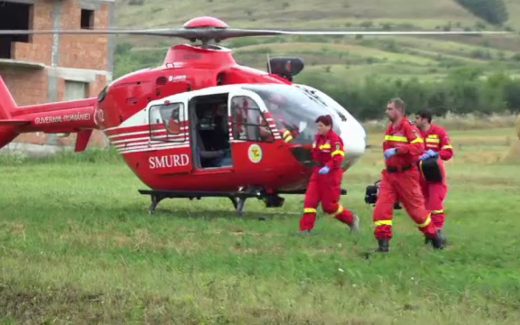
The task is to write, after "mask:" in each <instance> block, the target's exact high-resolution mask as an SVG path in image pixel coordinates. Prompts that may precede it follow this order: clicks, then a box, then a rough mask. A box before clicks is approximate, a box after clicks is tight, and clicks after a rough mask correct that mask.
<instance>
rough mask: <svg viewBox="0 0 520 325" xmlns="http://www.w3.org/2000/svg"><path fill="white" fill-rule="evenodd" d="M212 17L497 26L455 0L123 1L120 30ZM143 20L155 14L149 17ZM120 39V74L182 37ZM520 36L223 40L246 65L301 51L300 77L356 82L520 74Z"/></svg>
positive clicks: (240, 23)
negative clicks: (460, 70)
mask: <svg viewBox="0 0 520 325" xmlns="http://www.w3.org/2000/svg"><path fill="white" fill-rule="evenodd" d="M505 3H506V5H507V9H508V13H509V20H508V21H507V22H506V23H505V24H504V26H503V27H502V29H504V28H509V29H513V30H514V29H518V28H520V25H519V22H518V19H515V17H519V16H520V4H519V3H517V1H513V0H506V1H505ZM203 15H210V16H215V17H217V18H220V19H222V20H224V21H225V22H227V23H228V24H229V25H230V26H231V27H232V28H280V29H283V28H305V29H310V28H314V29H326V28H340V29H349V30H358V31H365V30H382V29H383V30H390V31H398V30H418V29H428V30H444V29H448V30H454V29H459V30H460V29H467V30H473V31H474V30H479V29H486V30H492V29H496V28H497V27H494V26H492V25H490V24H489V23H487V22H485V21H483V20H482V19H480V18H478V17H476V16H474V15H473V14H471V13H470V12H469V11H467V10H466V9H464V8H462V7H461V6H459V5H458V4H457V3H456V1H455V0H438V1H436V2H435V3H434V2H421V1H415V0H394V1H392V5H391V6H388V5H387V4H386V2H385V1H382V0H367V1H361V2H360V1H337V2H334V3H331V2H324V1H322V0H301V1H298V2H294V3H293V2H283V1H280V2H276V1H272V0H268V1H264V2H260V3H259V2H258V1H252V0H241V1H238V2H237V1H230V0H227V1H220V0H219V1H214V0H191V1H183V0H179V1H175V2H171V1H166V0H122V1H118V2H117V4H116V22H115V24H116V25H117V26H118V27H132V28H135V27H146V28H165V27H172V28H174V27H180V26H182V24H184V23H185V22H186V21H188V20H189V19H191V18H195V17H198V16H203ZM142 17H148V18H149V19H146V20H144V21H143V20H142ZM118 42H119V43H131V44H133V45H134V48H133V50H132V51H131V52H130V53H126V54H125V55H123V56H124V57H123V58H120V57H117V58H116V63H115V76H116V77H119V76H120V75H123V74H125V73H128V72H131V71H132V70H135V69H138V68H145V67H149V66H158V65H161V64H162V62H163V59H164V56H165V54H166V51H167V49H168V47H169V46H171V45H173V44H176V43H181V42H184V40H182V39H176V38H172V39H165V38H158V37H139V36H131V37H129V36H120V37H118ZM519 44H520V36H519V35H518V32H515V34H512V35H507V36H497V35H494V36H493V35H492V36H484V37H472V36H443V37H440V36H433V37H431V36H363V37H354V36H347V37H323V36H313V37H296V38H295V37H288V36H287V37H279V36H278V37H249V38H239V39H231V40H227V41H224V42H222V45H224V46H227V47H229V48H231V49H233V50H234V51H235V53H234V56H235V58H236V60H237V62H238V63H239V64H242V65H247V66H251V67H254V68H258V69H262V70H265V69H266V62H267V54H269V55H270V56H271V57H272V56H275V55H281V56H298V57H301V58H303V59H304V61H305V63H306V68H305V69H304V71H303V72H302V73H301V75H300V76H298V77H297V79H301V80H303V81H305V80H306V77H307V76H312V75H315V74H317V73H323V74H328V73H330V74H332V75H331V76H334V77H338V78H340V79H343V80H348V81H355V80H359V79H362V78H363V77H364V76H366V75H368V74H378V75H380V76H381V77H395V76H402V77H408V76H414V75H415V76H421V78H426V79H438V78H440V77H443V76H445V75H446V74H447V73H448V72H449V71H450V70H451V69H452V68H456V67H460V66H463V65H476V66H480V67H481V68H483V69H485V70H486V72H494V71H497V70H499V69H502V70H504V71H508V72H509V73H512V74H518V75H520V68H519V66H520V65H519V63H520V54H519V53H520V45H519Z"/></svg>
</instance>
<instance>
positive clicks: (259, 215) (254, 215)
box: [150, 207, 301, 221]
mask: <svg viewBox="0 0 520 325" xmlns="http://www.w3.org/2000/svg"><path fill="white" fill-rule="evenodd" d="M194 208H195V209H193V211H189V210H170V209H167V208H163V209H157V210H155V211H154V212H153V213H151V214H150V215H152V216H157V217H168V218H170V217H173V218H183V219H206V220H213V219H235V220H260V221H266V220H273V219H285V218H291V217H293V216H300V215H301V213H300V212H291V211H280V212H262V211H243V212H242V213H241V214H238V213H237V212H236V211H233V210H225V209H199V208H196V207H194Z"/></svg>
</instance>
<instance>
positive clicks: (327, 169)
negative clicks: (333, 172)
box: [318, 166, 330, 174]
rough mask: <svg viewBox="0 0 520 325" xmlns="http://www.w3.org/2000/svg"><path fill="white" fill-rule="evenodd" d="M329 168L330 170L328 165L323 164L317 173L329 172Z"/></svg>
mask: <svg viewBox="0 0 520 325" xmlns="http://www.w3.org/2000/svg"><path fill="white" fill-rule="evenodd" d="M329 170H330V168H329V166H325V167H323V168H322V169H320V171H319V172H318V173H320V174H327V173H328V172H329Z"/></svg>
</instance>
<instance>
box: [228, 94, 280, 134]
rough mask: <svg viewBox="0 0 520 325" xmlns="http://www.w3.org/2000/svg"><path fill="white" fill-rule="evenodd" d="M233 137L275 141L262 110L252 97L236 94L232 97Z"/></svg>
mask: <svg viewBox="0 0 520 325" xmlns="http://www.w3.org/2000/svg"><path fill="white" fill-rule="evenodd" d="M231 114H232V121H233V122H232V124H233V138H234V139H235V140H245V141H259V142H273V141H274V135H273V132H272V130H271V128H270V127H269V124H268V123H267V120H266V119H265V117H264V115H263V114H262V112H261V111H260V108H259V106H258V104H257V103H256V102H255V101H254V100H253V99H252V98H250V97H247V96H235V97H233V98H232V99H231Z"/></svg>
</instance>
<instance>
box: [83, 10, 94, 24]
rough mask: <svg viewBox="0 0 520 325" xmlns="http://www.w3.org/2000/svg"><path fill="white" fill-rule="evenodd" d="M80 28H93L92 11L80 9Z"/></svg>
mask: <svg viewBox="0 0 520 325" xmlns="http://www.w3.org/2000/svg"><path fill="white" fill-rule="evenodd" d="M81 28H82V29H92V28H94V10H88V9H81Z"/></svg>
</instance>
